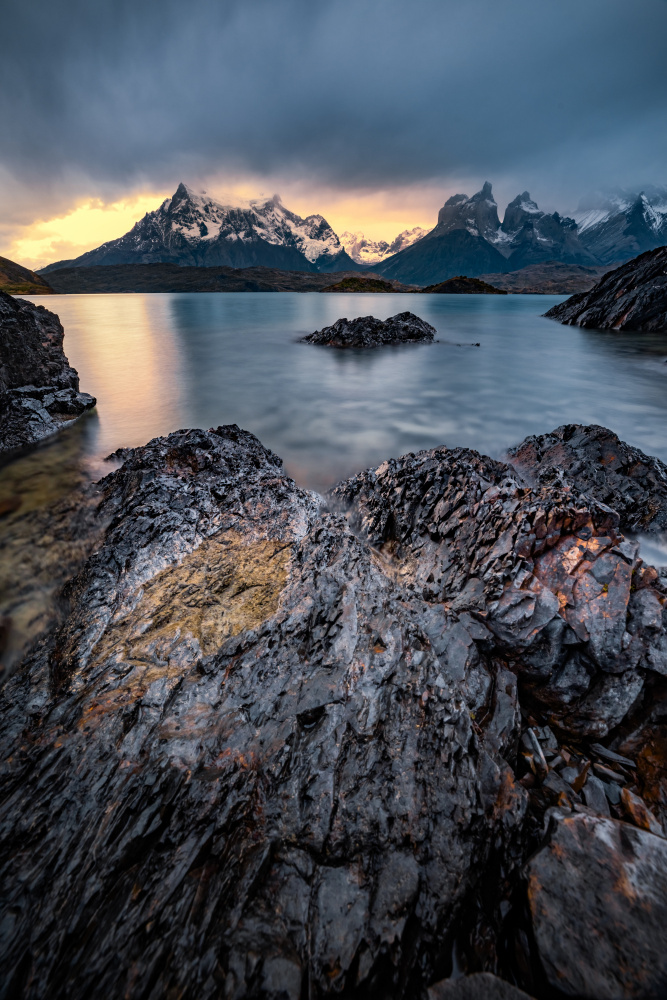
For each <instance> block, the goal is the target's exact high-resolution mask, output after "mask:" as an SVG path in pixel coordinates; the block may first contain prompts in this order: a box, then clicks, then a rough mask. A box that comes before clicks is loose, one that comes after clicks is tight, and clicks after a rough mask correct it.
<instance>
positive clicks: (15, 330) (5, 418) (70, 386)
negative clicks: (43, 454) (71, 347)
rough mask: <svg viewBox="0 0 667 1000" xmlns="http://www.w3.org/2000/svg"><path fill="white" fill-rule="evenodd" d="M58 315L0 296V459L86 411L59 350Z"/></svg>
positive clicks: (88, 404)
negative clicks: (4, 454) (3, 454)
mask: <svg viewBox="0 0 667 1000" xmlns="http://www.w3.org/2000/svg"><path fill="white" fill-rule="evenodd" d="M63 337H64V333H63V328H62V326H61V324H60V321H59V319H58V317H57V316H56V315H55V314H54V313H52V312H49V310H48V309H45V308H44V306H35V305H33V304H32V302H27V301H26V300H25V299H15V298H13V297H12V296H11V295H7V294H6V293H5V292H0V455H2V453H3V452H4V453H8V452H12V451H15V450H18V449H20V448H24V447H26V446H28V445H33V444H36V443H37V442H39V441H41V440H43V439H44V438H46V437H49V436H50V435H52V434H55V433H56V432H57V431H58V430H60V429H61V428H62V427H65V426H67V425H69V424H71V423H72V421H73V420H76V419H77V418H78V417H79V416H81V414H82V413H85V412H86V410H90V409H92V407H93V406H94V405H95V399H94V398H93V397H92V396H89V395H88V393H85V392H79V377H78V375H77V373H76V371H75V370H74V368H72V367H71V366H70V364H69V362H68V360H67V358H66V357H65V354H64V352H63Z"/></svg>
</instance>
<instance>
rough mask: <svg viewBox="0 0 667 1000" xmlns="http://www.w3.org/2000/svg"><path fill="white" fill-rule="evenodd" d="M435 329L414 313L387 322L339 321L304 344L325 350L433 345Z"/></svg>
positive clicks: (366, 318)
mask: <svg viewBox="0 0 667 1000" xmlns="http://www.w3.org/2000/svg"><path fill="white" fill-rule="evenodd" d="M436 332H437V331H436V330H435V327H432V326H431V325H430V323H427V322H426V321H425V320H423V319H420V318H419V316H415V314H414V313H411V312H402V313H398V314H397V315H396V316H390V317H389V319H387V320H381V319H376V318H375V316H360V317H358V318H357V319H351V320H349V319H338V320H336V322H335V323H334V324H333V325H332V326H325V327H324V328H323V329H322V330H316V331H315V333H311V334H309V335H308V336H307V337H304V338H303V343H305V344H323V345H325V346H326V347H384V346H386V345H387V344H414V343H431V342H432V341H433V338H434V336H435V334H436Z"/></svg>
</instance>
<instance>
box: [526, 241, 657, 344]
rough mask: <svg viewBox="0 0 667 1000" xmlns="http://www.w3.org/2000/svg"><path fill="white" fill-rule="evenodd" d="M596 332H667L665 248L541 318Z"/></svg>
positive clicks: (619, 270)
mask: <svg viewBox="0 0 667 1000" xmlns="http://www.w3.org/2000/svg"><path fill="white" fill-rule="evenodd" d="M544 315H545V316H548V317H549V318H550V319H557V320H558V322H559V323H564V324H565V325H566V326H583V327H588V328H589V329H596V330H644V331H647V332H651V331H662V330H667V247H658V248H657V249H656V250H648V251H647V252H646V253H643V254H640V256H639V257H635V258H634V259H633V260H630V261H628V263H627V264H623V266H622V267H619V268H617V269H616V270H615V271H609V272H608V273H607V274H605V276H604V277H603V278H602V280H601V281H599V282H598V283H597V285H595V286H594V287H593V288H592V289H591V290H590V291H589V292H580V293H579V294H578V295H573V296H572V297H571V298H569V299H568V300H567V301H566V302H560V303H559V304H558V305H555V306H553V307H552V308H551V309H549V311H548V312H546V313H545V314H544Z"/></svg>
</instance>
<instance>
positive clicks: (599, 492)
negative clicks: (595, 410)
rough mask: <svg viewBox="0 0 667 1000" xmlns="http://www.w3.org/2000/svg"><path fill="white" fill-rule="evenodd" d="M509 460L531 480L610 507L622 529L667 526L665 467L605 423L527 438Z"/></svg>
mask: <svg viewBox="0 0 667 1000" xmlns="http://www.w3.org/2000/svg"><path fill="white" fill-rule="evenodd" d="M507 459H508V461H509V462H511V464H512V465H513V466H514V468H515V469H516V470H517V472H519V474H520V475H521V476H522V477H523V478H524V479H525V480H526V481H527V482H529V483H530V484H531V485H533V486H535V485H538V484H544V485H546V484H548V483H554V482H560V483H563V484H564V485H565V484H569V485H571V486H572V487H574V488H575V489H576V490H577V491H579V492H582V493H586V494H588V495H590V496H592V497H595V499H596V500H599V501H600V502H601V503H603V504H608V505H609V506H611V507H613V508H614V510H616V511H617V512H618V513H619V515H620V519H621V520H620V524H621V530H623V531H630V532H638V531H644V532H655V531H666V530H667V466H666V465H665V464H664V462H661V461H660V459H658V458H652V457H651V456H650V455H645V454H644V452H643V451H640V450H639V448H633V447H632V446H631V445H628V444H626V443H625V442H624V441H621V440H619V438H618V436H617V435H616V434H614V433H613V432H612V431H610V430H607V428H606V427H599V426H597V425H589V426H583V425H582V424H564V425H563V426H562V427H557V428H556V430H555V431H552V432H551V434H539V435H532V436H531V437H527V438H526V439H525V441H523V442H522V443H521V444H520V445H517V446H516V447H515V448H510V450H509V451H508V453H507Z"/></svg>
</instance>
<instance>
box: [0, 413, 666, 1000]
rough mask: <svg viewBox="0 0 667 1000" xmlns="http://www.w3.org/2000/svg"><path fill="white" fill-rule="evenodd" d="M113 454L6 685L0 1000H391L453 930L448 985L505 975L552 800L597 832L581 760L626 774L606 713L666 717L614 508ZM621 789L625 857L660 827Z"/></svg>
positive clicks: (482, 469) (181, 444)
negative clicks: (70, 557) (326, 489)
mask: <svg viewBox="0 0 667 1000" xmlns="http://www.w3.org/2000/svg"><path fill="white" fill-rule="evenodd" d="M119 457H120V458H121V459H123V460H124V464H123V466H122V467H121V468H120V469H118V470H117V471H115V472H113V473H111V474H110V475H109V476H107V477H106V478H105V479H104V480H102V482H101V483H100V484H99V487H98V489H99V495H98V496H99V508H98V517H99V518H100V519H101V522H102V523H103V524H104V526H105V527H104V531H103V534H102V536H101V537H100V538H99V541H98V542H97V543H96V546H95V551H94V552H93V553H92V554H91V555H90V556H89V558H88V559H87V561H86V562H85V564H84V566H83V568H82V570H81V571H80V572H79V573H78V575H77V576H76V577H75V578H74V579H73V580H72V581H71V582H70V584H69V585H68V587H67V588H66V591H65V594H64V595H63V602H62V616H63V617H62V620H61V621H60V623H59V625H58V627H57V628H55V629H54V630H52V631H51V632H50V633H49V634H47V635H45V636H44V637H43V638H42V640H41V641H40V643H39V644H38V645H37V646H36V647H35V648H34V649H33V650H32V651H31V652H30V654H29V655H28V657H27V659H26V661H25V662H24V664H23V666H22V668H21V669H20V670H19V671H18V672H17V673H16V674H15V675H14V677H13V678H12V679H11V680H10V682H9V683H8V684H7V685H6V686H5V688H4V689H3V691H2V705H1V708H0V742H1V744H2V746H3V748H5V760H4V764H3V793H2V799H1V800H0V865H1V868H0V871H1V873H2V876H1V877H2V881H3V895H4V898H5V899H6V900H7V908H6V911H5V917H6V919H5V921H4V924H3V935H4V936H3V937H2V939H1V941H2V943H1V945H0V956H1V960H2V963H3V968H4V969H5V984H6V985H5V987H4V993H0V995H2V996H7V997H14V996H21V997H24V998H26V1000H33V998H35V1000H37V998H40V1000H41V998H42V997H47V996H48V997H53V998H54V1000H57V998H64V997H65V996H66V997H67V998H68V1000H78V998H84V997H86V998H87V997H89V996H90V995H91V993H93V992H94V993H95V994H99V995H100V996H102V995H103V996H105V997H109V998H110V1000H113V998H120V997H125V996H131V997H132V998H141V997H149V996H150V997H158V996H180V997H183V998H185V1000H189V998H195V997H197V998H208V997H211V998H213V997H216V998H217V997H225V998H227V997H229V998H232V997H238V998H240V997H257V998H259V997H262V998H275V1000H278V998H280V1000H285V998H292V997H293V998H295V1000H300V998H301V997H303V996H304V995H310V996H316V997H320V998H322V997H327V996H343V997H359V996H364V997H369V998H380V997H382V998H408V997H415V996H419V995H420V991H421V990H422V989H423V988H426V987H428V986H429V985H430V984H432V983H437V982H439V981H440V980H442V978H443V976H447V975H448V970H451V955H452V946H453V941H454V939H455V938H456V939H457V940H458V939H459V938H460V935H461V933H462V932H463V931H464V930H465V929H466V928H468V929H469V930H470V928H471V927H472V930H470V934H469V939H468V944H469V946H470V951H469V958H470V963H471V964H472V966H473V967H472V968H468V969H467V971H469V972H473V971H477V970H479V969H480V964H477V967H476V968H475V967H474V962H475V961H476V962H477V963H483V964H482V965H481V968H482V970H484V971H489V972H501V973H502V972H503V971H505V972H506V973H507V974H509V973H508V972H507V969H505V967H504V966H503V962H504V961H505V959H503V957H502V956H503V955H506V954H511V955H521V954H523V952H522V949H524V950H525V948H526V947H529V945H527V944H526V942H527V941H528V937H527V934H526V932H525V931H524V930H523V929H522V925H521V919H522V918H521V916H520V914H521V912H522V911H521V906H520V905H518V904H516V902H515V897H516V893H517V892H519V891H520V885H521V883H520V879H519V874H520V871H521V866H522V865H523V863H524V861H525V860H526V858H527V857H528V856H529V855H531V854H534V853H535V850H536V848H539V849H540V850H548V851H551V853H552V854H553V855H557V851H556V849H555V848H554V849H552V848H551V847H550V846H549V844H550V841H549V840H548V837H549V836H550V835H551V833H550V831H551V827H550V826H549V823H548V822H547V823H546V830H547V834H546V836H547V841H546V844H545V833H544V832H543V831H544V830H545V820H548V819H549V817H548V816H547V811H548V808H550V807H551V805H552V804H553V803H554V801H559V802H560V805H559V808H560V810H561V812H562V813H563V815H567V816H570V815H572V816H573V817H575V819H576V818H577V809H578V808H580V809H584V808H585V809H590V815H591V816H592V815H595V803H596V800H595V797H594V795H593V794H591V796H590V802H591V803H592V804H591V805H590V806H589V805H588V799H587V800H586V805H585V806H584V802H583V794H584V792H585V789H586V788H587V785H588V781H591V782H592V784H591V786H590V787H591V789H593V790H595V788H596V787H597V786H595V784H594V783H593V778H592V777H591V778H590V779H589V778H588V775H589V773H591V772H594V774H596V775H597V774H601V773H603V772H601V771H600V770H599V767H598V768H597V770H596V769H595V768H594V766H592V765H591V763H590V761H591V759H593V760H594V761H595V764H598V762H600V761H604V760H608V757H609V755H611V760H609V761H608V763H609V766H608V770H609V771H611V772H612V773H616V771H618V769H619V768H621V770H623V771H624V773H626V774H627V775H631V770H630V769H629V765H630V764H635V763H637V761H629V760H627V759H626V760H625V763H623V762H621V763H620V764H619V763H618V760H616V758H615V757H614V754H615V753H616V757H618V758H622V757H623V754H622V752H620V751H618V752H616V750H614V749H612V748H611V747H609V746H608V744H609V743H611V742H612V740H615V739H616V735H615V734H616V733H618V732H619V729H618V727H619V726H620V727H623V726H626V724H628V720H631V721H632V725H631V726H630V728H631V729H632V732H633V733H634V734H635V737H634V738H636V739H637V740H639V742H640V743H641V742H642V741H644V743H642V745H644V744H645V739H646V737H645V732H644V730H643V729H642V725H644V724H645V723H649V722H650V725H651V726H652V727H654V728H656V727H658V728H659V727H660V725H661V724H662V723H661V722H660V719H659V718H657V717H654V716H653V715H651V714H650V712H649V713H645V714H644V715H643V716H642V715H641V712H640V708H641V706H642V705H645V704H650V705H651V706H652V708H653V707H654V706H655V704H656V701H657V699H656V690H658V687H659V685H660V684H661V683H662V679H663V676H664V673H665V671H664V660H665V653H664V643H665V628H664V624H663V621H662V617H661V616H662V611H663V607H664V604H665V600H666V598H665V593H664V591H663V590H662V589H661V586H660V583H659V581H658V580H657V579H656V574H655V572H654V571H651V570H650V569H649V568H647V567H645V566H644V565H643V564H642V562H641V560H639V559H638V557H637V553H636V549H635V548H634V547H633V546H632V545H630V544H629V543H628V542H627V541H626V540H625V539H624V538H623V537H622V535H621V533H620V518H619V515H618V513H616V512H615V511H614V510H612V509H611V508H610V507H609V506H606V505H603V504H601V503H600V502H598V501H597V500H596V499H595V498H594V497H592V496H590V495H587V494H584V493H581V492H579V491H578V490H577V489H576V487H574V486H573V485H572V484H569V483H568V484H563V483H561V482H548V483H546V482H545V483H539V484H537V485H535V486H531V485H530V484H527V483H526V481H525V480H524V479H523V478H522V477H520V476H519V474H518V473H517V472H516V471H515V470H514V469H513V468H512V467H511V466H510V465H507V464H503V463H501V462H496V461H493V460H491V459H488V458H484V457H483V456H480V455H478V454H477V453H475V452H472V451H468V450H466V449H452V450H450V449H446V448H437V449H433V450H431V451H426V452H420V453H418V454H416V455H406V456H404V457H403V458H400V459H395V460H390V461H388V462H385V463H383V465H381V466H380V467H379V468H378V469H376V470H369V471H366V472H364V473H361V474H360V475H358V476H355V477H353V478H352V479H350V480H349V481H347V482H345V483H343V484H341V485H340V486H339V487H337V488H336V489H335V490H333V491H332V492H331V494H330V495H329V497H328V498H327V505H326V507H324V508H323V507H322V506H321V498H318V497H317V496H316V495H314V494H311V493H308V492H306V491H304V490H302V489H300V488H298V487H297V486H296V485H295V484H294V482H292V480H290V479H289V477H288V476H287V475H286V474H285V472H284V470H283V468H282V464H281V462H280V459H278V458H277V457H276V456H275V455H273V454H272V453H271V452H270V451H267V450H266V449H265V448H263V447H262V445H261V444H260V443H259V442H258V441H257V439H256V438H254V437H253V436H252V435H250V434H247V433H245V432H243V431H240V430H239V429H238V428H237V427H234V426H231V427H221V428H218V429H217V430H211V431H207V432H204V431H180V432H177V433H175V434H172V435H170V436H169V437H166V438H158V439H155V440H154V441H152V442H150V443H149V444H148V445H147V446H146V447H144V448H137V449H132V450H128V451H126V452H124V453H122V454H120V455H119ZM619 493H622V490H620V489H619ZM638 713H639V714H638ZM551 727H553V728H551ZM633 727H634V728H633ZM554 730H555V732H556V733H558V734H559V735H558V738H556V736H555V734H554ZM640 733H641V734H642V735H638V734H640ZM626 735H628V734H627V733H626ZM628 738H630V737H629V735H628ZM573 743H574V744H575V745H576V746H577V748H579V749H578V751H577V753H575V752H574V750H572V746H571V744H573ZM566 744H567V746H569V747H570V750H568V749H567V746H566ZM638 745H639V744H638ZM543 747H544V749H542V748H543ZM594 747H601V749H597V750H594ZM570 751H571V752H570ZM584 753H588V754H590V755H591V756H590V757H589V758H587V759H588V760H589V765H588V767H586V765H585V763H583V760H584ZM605 754H607V757H605ZM566 758H567V759H566ZM547 759H548V761H549V762H550V763H547ZM580 759H581V761H582V763H581V766H579V764H578V761H579V760H580ZM568 761H569V764H568ZM573 761H574V762H575V763H577V766H576V767H575V766H574V764H573V763H572V762H573ZM566 764H567V765H568V766H567V767H566V766H565V765H566ZM570 765H572V766H570ZM601 766H603V767H604V766H606V765H604V764H603V765H601ZM568 767H569V768H570V770H569V771H568ZM615 769H616V770H615ZM605 781H606V782H607V783H609V784H611V783H613V779H610V778H609V777H608V776H607V777H606V778H605ZM621 782H622V783H623V784H622V787H623V793H622V794H625V797H626V799H627V800H628V806H627V809H626V807H625V806H624V807H623V808H624V809H626V811H625V812H623V813H622V815H623V816H624V817H625V819H626V820H627V822H623V823H616V824H615V827H614V829H616V827H620V828H621V833H620V834H619V836H620V837H621V839H622V838H623V831H627V830H630V831H631V837H630V840H631V842H632V844H633V845H636V853H637V856H639V855H640V854H641V857H642V861H641V864H642V866H644V867H642V871H646V872H648V871H649V867H650V864H653V861H654V859H655V858H656V857H657V856H658V853H659V852H658V853H656V848H655V845H654V841H658V840H659V841H660V842H661V843H665V842H664V841H663V840H662V839H661V838H660V837H659V836H658V835H657V834H654V833H647V835H646V836H647V837H650V838H653V839H652V840H647V839H646V837H644V836H643V834H642V836H637V834H639V833H641V832H642V827H643V824H645V823H646V822H650V821H649V820H647V818H646V815H645V813H643V812H642V810H641V799H640V795H641V793H642V789H641V788H640V787H639V785H637V784H636V783H635V782H634V778H632V777H631V776H630V777H626V778H625V777H621ZM601 783H602V781H601ZM617 784H618V783H617ZM552 786H553V787H552ZM619 787H620V785H619ZM598 791H599V789H598ZM603 792H604V789H603ZM609 794H610V795H611V794H612V793H611V792H610V793H609ZM561 795H562V799H561V800H558V798H557V797H558V796H561ZM631 795H634V796H635V799H636V800H637V802H635V799H632V798H630V796H631ZM603 799H604V801H605V803H607V802H608V799H607V797H606V794H603ZM619 801H620V797H619ZM598 808H599V809H602V806H601V805H600V804H599V803H598ZM606 808H607V809H608V811H610V812H611V814H612V815H614V814H613V810H614V809H616V808H617V807H616V805H614V804H612V805H611V806H608V805H607V806H606ZM618 808H619V810H620V808H621V806H619V807H618ZM645 808H646V807H645ZM648 812H652V810H651V809H648ZM550 815H551V814H550ZM582 815H584V817H585V818H586V819H587V820H588V817H589V813H588V812H586V813H582ZM620 816H621V813H620V812H619V816H618V817H616V816H615V815H614V819H620ZM610 822H611V820H610ZM653 822H657V821H656V820H655V819H654V820H653ZM577 829H578V830H579V829H580V827H577ZM626 840H627V838H626ZM556 843H558V842H556ZM633 850H635V847H633ZM539 856H540V855H539V854H537V855H536V857H539ZM533 863H535V862H533ZM585 863H588V864H589V866H592V868H590V871H591V872H593V874H589V875H586V878H590V879H591V882H590V884H591V886H592V884H593V882H592V880H593V878H594V869H595V865H596V864H597V863H598V862H597V859H596V857H592V859H591V860H590V862H585V861H582V862H581V864H585ZM577 864H580V862H579V861H577ZM529 871H531V870H529ZM554 878H555V880H556V881H555V884H554V893H555V894H556V895H558V892H560V889H558V885H559V884H560V882H559V880H560V875H559V874H558V872H556V874H555V876H554ZM605 891H606V890H605V889H604V887H601V888H600V892H601V893H602V894H603V895H604V892H605ZM621 895H622V894H619V896H618V904H619V906H621V907H622V906H623V905H624V904H623V900H622V899H621ZM531 898H532V897H531ZM605 898H606V897H605ZM559 905H560V904H559ZM515 910H516V911H517V912H519V916H518V917H517V918H516V921H517V923H516V927H517V928H518V929H517V932H516V936H515V937H512V934H513V933H514V932H513V930H512V928H513V927H514V926H515V925H514V924H512V917H511V915H512V913H513V912H514V911H515ZM541 912H542V911H540V913H541ZM654 912H655V913H656V914H658V912H659V911H658V909H657V908H656V909H655V910H654ZM624 913H625V917H624V919H625V920H626V924H625V925H624V926H625V927H626V928H627V933H628V936H629V937H632V938H633V940H634V944H635V947H636V949H637V951H641V949H642V946H643V945H642V942H643V937H642V936H643V935H644V933H647V934H649V931H648V930H646V921H645V920H644V921H643V922H642V918H641V914H639V913H638V912H635V910H633V909H632V908H626V910H625V911H624ZM508 914H509V916H508ZM527 919H529V920H534V928H533V929H534V931H535V934H536V937H537V940H538V945H539V947H541V948H542V950H544V946H543V945H542V944H540V943H539V942H541V941H542V940H543V936H542V937H541V936H540V935H541V926H542V925H540V923H539V919H538V911H537V910H535V911H534V915H531V913H529V914H528V917H527ZM545 919H546V918H545ZM550 919H551V918H550ZM553 919H557V918H553ZM544 926H546V924H545V925H544ZM545 933H546V932H545ZM600 933H601V934H602V935H606V937H605V940H607V939H609V940H611V941H612V946H611V947H612V950H613V940H614V939H613V935H612V936H611V937H610V935H611V934H612V931H611V930H610V928H609V927H606V928H605V926H604V925H603V926H602V929H601V931H600ZM650 934H654V932H653V931H651V932H650ZM522 935H523V936H522ZM646 940H647V948H648V949H649V951H650V948H651V947H652V942H653V940H654V937H651V936H649V937H647V939H646ZM503 941H505V942H507V941H509V945H507V946H503V945H502V942H503ZM649 951H647V954H648V953H649ZM582 952H583V949H579V951H576V950H575V951H574V952H573V957H572V962H573V963H580V962H582V961H586V962H587V961H589V956H585V955H584V956H583V957H582ZM624 954H625V952H623V951H621V952H619V955H620V956H621V959H622V958H623V955H624ZM544 955H545V957H544V967H545V968H548V960H549V959H548V954H547V951H544ZM475 956H476V957H475ZM529 968H530V960H529V959H528V960H526V961H523V960H522V962H520V963H519V969H520V970H523V971H520V974H519V973H516V974H515V973H512V975H513V977H514V980H515V981H517V982H519V983H520V985H522V986H523V987H524V988H525V989H526V991H527V992H528V993H530V994H531V995H533V996H539V995H541V994H540V993H539V991H538V990H537V989H536V988H535V983H534V981H533V980H531V978H530V971H529ZM658 968H660V967H658ZM549 974H550V973H549ZM568 974H569V975H570V977H571V981H578V980H577V979H576V977H577V976H579V977H581V976H583V975H584V972H583V971H581V970H579V971H578V972H577V971H576V970H569V972H568ZM517 975H519V978H517ZM657 978H659V977H658V976H657V974H656V976H654V980H653V981H652V982H656V981H657ZM529 980H530V981H529ZM568 981H570V980H568ZM467 983H468V985H469V986H470V987H471V988H474V987H475V985H476V982H475V977H471V978H470V980H468V981H467ZM495 985H497V984H495ZM538 985H539V984H538ZM543 985H544V984H543ZM443 988H449V987H443ZM458 988H460V989H465V987H463V986H461V987H458ZM433 989H436V987H433ZM438 989H440V987H438ZM502 989H503V988H502V987H500V986H499V987H498V989H497V990H496V995H498V996H499V997H507V998H508V1000H509V996H512V991H511V990H510V988H509V986H507V987H505V988H504V990H505V991H504V992H503V991H502ZM436 995H439V994H438V993H436ZM445 995H446V994H445ZM460 995H461V996H462V997H469V996H470V997H471V996H475V995H476V994H475V993H470V992H468V993H466V992H464V993H462V994H460ZM489 995H493V994H492V993H490V994H489ZM588 995H591V996H594V995H595V994H588ZM627 995H632V994H630V993H628V994H627Z"/></svg>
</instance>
